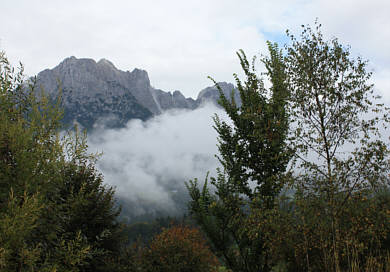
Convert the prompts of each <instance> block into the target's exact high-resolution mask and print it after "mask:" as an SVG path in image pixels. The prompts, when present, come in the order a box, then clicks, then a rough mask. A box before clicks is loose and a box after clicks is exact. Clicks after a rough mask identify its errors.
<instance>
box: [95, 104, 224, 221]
mask: <svg viewBox="0 0 390 272" xmlns="http://www.w3.org/2000/svg"><path fill="white" fill-rule="evenodd" d="M214 113H218V114H219V115H222V116H224V115H223V113H222V111H221V110H220V109H217V108H216V107H215V106H212V105H206V106H205V107H202V108H199V109H196V110H194V111H173V112H166V113H164V114H162V115H159V116H156V117H154V118H152V119H150V120H148V121H146V122H142V121H139V120H132V121H130V122H129V123H128V124H127V127H126V128H123V129H119V130H104V131H95V132H94V133H92V135H89V138H88V139H89V146H90V148H89V150H90V151H91V152H96V151H99V152H101V151H103V156H102V158H101V160H100V161H99V163H98V167H99V169H100V170H101V171H102V173H103V174H104V177H105V181H106V182H107V183H108V184H110V185H113V186H115V187H116V191H117V194H118V195H119V196H120V197H122V198H125V199H128V200H130V201H132V202H133V203H141V204H140V205H139V206H138V208H139V209H142V206H143V207H151V208H152V209H159V208H161V209H165V210H168V211H172V210H173V211H174V210H175V204H174V203H173V201H172V197H171V195H170V192H171V191H172V190H176V189H182V191H183V188H184V182H185V181H189V180H190V179H194V178H199V179H200V180H203V179H204V178H205V176H206V173H207V172H208V171H211V172H212V173H214V172H215V169H216V167H217V160H216V158H215V157H214V154H216V153H217V146H216V144H217V140H216V138H217V134H216V132H215V130H214V129H213V128H212V125H213V121H212V116H213V115H214ZM139 212H140V213H142V212H143V210H141V211H139Z"/></svg>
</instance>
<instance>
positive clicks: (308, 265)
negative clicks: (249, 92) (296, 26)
mask: <svg viewBox="0 0 390 272" xmlns="http://www.w3.org/2000/svg"><path fill="white" fill-rule="evenodd" d="M288 35H289V37H290V38H291V46H290V47H288V48H287V56H286V58H285V63H286V67H287V69H286V73H287V77H288V82H289V90H290V92H291V99H290V102H291V106H292V108H293V111H292V115H293V118H292V120H294V123H293V124H292V127H294V128H295V129H294V130H293V131H292V136H293V140H292V143H291V145H292V146H294V148H295V151H296V153H295V159H296V165H297V167H298V169H299V170H298V171H299V172H300V174H299V175H297V177H296V183H295V184H296V186H295V188H296V190H297V193H296V196H295V203H296V217H297V218H300V219H301V220H300V221H298V222H296V224H297V226H296V230H297V231H298V233H300V234H303V237H302V239H300V240H299V241H295V247H296V250H297V251H298V252H302V254H301V255H302V259H305V261H304V263H305V264H304V266H303V267H302V268H301V269H305V270H308V271H318V270H321V271H345V270H346V269H347V268H348V267H351V263H352V260H353V259H358V260H359V262H360V263H361V264H363V265H365V264H366V263H367V262H368V261H369V259H370V258H371V257H374V258H381V257H380V256H382V257H383V256H385V255H386V252H387V254H388V250H389V248H383V246H382V243H383V241H384V239H385V238H386V236H388V227H389V225H388V224H387V223H386V224H383V222H389V220H388V219H389V218H388V216H387V215H386V213H387V212H388V211H389V210H388V205H385V206H383V205H381V204H379V202H378V197H379V192H380V191H381V190H383V189H384V188H388V186H389V185H390V184H389V169H390V168H389V149H388V146H387V143H385V142H383V141H382V140H381V136H380V133H379V125H380V126H384V127H385V128H386V127H387V124H388V121H389V118H388V110H387V109H386V108H384V107H383V105H382V104H380V103H377V102H376V99H377V98H378V97H375V96H374V95H373V86H372V85H371V84H369V83H368V80H369V78H370V76H371V73H368V72H367V71H366V66H367V62H365V61H363V60H362V59H361V58H360V57H358V58H355V59H353V58H352V57H351V56H350V52H349V48H346V47H343V46H342V45H341V44H340V43H339V42H338V40H337V39H332V40H330V41H325V40H324V39H323V36H322V34H321V32H320V25H319V24H316V28H315V29H314V30H312V29H311V28H310V27H303V31H302V34H301V37H300V40H297V39H296V38H295V37H294V36H293V35H290V34H288ZM298 236H301V235H298ZM298 255H299V254H298Z"/></svg>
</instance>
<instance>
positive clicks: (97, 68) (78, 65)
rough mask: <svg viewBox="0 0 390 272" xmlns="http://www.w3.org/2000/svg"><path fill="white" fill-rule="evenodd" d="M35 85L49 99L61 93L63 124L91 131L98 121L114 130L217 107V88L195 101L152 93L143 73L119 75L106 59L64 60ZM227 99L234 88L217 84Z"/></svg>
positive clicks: (146, 76)
mask: <svg viewBox="0 0 390 272" xmlns="http://www.w3.org/2000/svg"><path fill="white" fill-rule="evenodd" d="M37 83H38V84H39V85H41V86H42V87H43V88H44V89H45V91H46V92H47V93H48V94H49V95H50V96H52V97H56V96H57V95H58V91H59V89H61V90H62V97H63V105H64V109H65V118H64V119H65V120H64V121H65V122H67V123H70V122H72V121H74V120H76V121H77V122H79V123H80V124H82V125H83V126H85V127H88V128H92V127H93V126H94V124H96V123H97V122H98V121H99V120H101V119H104V120H110V124H111V126H113V127H117V126H123V125H124V124H126V122H127V121H128V120H130V119H133V118H139V119H142V120H145V119H147V118H149V117H151V116H153V115H157V114H160V113H162V112H163V111H166V110H170V109H195V108H196V107H198V106H200V105H201V104H203V103H204V102H206V101H209V100H211V101H213V102H214V103H215V104H217V102H216V101H217V100H218V98H219V92H218V90H217V88H216V87H209V88H206V89H204V90H202V91H201V92H200V93H199V95H198V98H197V100H194V99H192V98H186V97H185V96H184V95H183V94H182V93H181V92H180V91H178V90H176V91H174V92H173V93H171V92H165V91H162V90H159V89H155V88H153V87H152V86H151V84H150V79H149V75H148V73H147V72H146V71H145V70H142V69H138V68H135V69H134V70H133V71H131V72H129V71H126V72H124V71H121V70H119V69H117V68H116V67H115V66H114V64H113V63H112V62H110V61H109V60H107V59H101V60H99V61H98V62H96V61H95V60H93V59H87V58H76V57H74V56H72V57H69V58H66V59H64V60H63V61H62V62H61V63H60V64H59V65H58V66H56V67H54V68H53V69H46V70H44V71H42V72H40V73H39V74H38V76H37ZM219 85H220V86H221V88H222V90H223V92H224V93H225V95H226V96H227V97H230V94H231V91H232V89H234V86H233V85H232V84H230V83H226V82H222V83H219Z"/></svg>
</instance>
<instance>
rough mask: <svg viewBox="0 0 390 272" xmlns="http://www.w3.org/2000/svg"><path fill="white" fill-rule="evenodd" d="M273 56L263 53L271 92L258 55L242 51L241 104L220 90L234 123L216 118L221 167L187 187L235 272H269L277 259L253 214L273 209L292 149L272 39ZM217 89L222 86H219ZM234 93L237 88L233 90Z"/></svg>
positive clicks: (195, 211)
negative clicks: (253, 234) (254, 229)
mask: <svg viewBox="0 0 390 272" xmlns="http://www.w3.org/2000/svg"><path fill="white" fill-rule="evenodd" d="M268 49H269V57H263V58H262V59H261V61H262V63H263V64H264V65H265V68H266V71H267V72H266V75H267V76H268V78H269V80H270V82H271V84H272V86H271V88H269V90H267V89H266V88H265V86H264V81H263V79H262V78H260V77H259V76H258V75H257V74H256V70H255V58H254V59H253V63H252V64H250V63H249V62H248V60H247V58H246V56H245V54H244V52H243V51H240V52H239V53H238V57H239V59H240V62H241V66H242V69H243V71H244V73H245V76H246V80H245V82H244V83H242V82H241V80H240V79H239V78H238V77H237V75H235V78H236V83H237V89H238V92H239V94H240V98H241V106H240V107H238V106H237V104H236V101H235V100H234V95H232V100H231V101H229V100H228V99H227V98H226V97H225V96H224V94H223V92H222V91H221V90H220V95H221V98H220V101H219V103H220V105H221V106H222V107H223V108H224V109H225V111H226V113H227V114H228V116H229V117H230V119H231V124H230V122H227V121H223V120H221V119H220V118H219V117H218V116H215V117H214V122H215V126H214V128H215V129H216V131H217V132H218V143H219V145H218V147H219V153H220V155H219V156H218V159H219V161H220V163H221V165H222V170H221V169H218V176H217V177H216V178H214V177H212V178H211V183H212V184H213V185H214V187H215V188H213V191H214V189H215V191H214V192H213V193H212V192H211V191H210V190H209V189H208V185H207V178H206V182H205V184H204V186H203V189H200V188H199V186H198V183H197V180H194V181H190V183H189V184H188V185H187V187H188V189H189V193H190V196H191V199H192V200H191V202H190V211H191V212H192V214H193V215H194V216H195V218H196V220H197V222H198V223H199V224H200V225H201V226H202V228H203V230H204V231H205V233H206V234H207V236H208V237H209V239H210V240H211V242H212V243H213V245H214V247H215V249H216V251H217V252H218V254H219V255H220V256H221V257H222V258H223V259H224V261H225V262H226V265H227V266H228V267H229V268H230V269H232V270H233V271H270V270H271V266H272V263H271V261H270V258H269V255H268V249H267V246H266V244H265V241H264V235H263V233H261V232H260V233H259V234H258V235H257V238H256V239H250V237H249V236H248V228H250V224H251V221H250V220H249V218H250V214H251V213H252V212H253V211H254V210H258V209H261V210H262V211H264V213H268V211H270V210H273V209H274V207H275V198H276V197H277V196H278V195H279V193H280V191H281V189H282V187H283V185H284V180H285V179H284V178H283V175H284V173H285V170H286V167H287V164H288V162H289V159H290V153H289V151H288V147H287V145H286V138H287V133H288V111H287V109H286V106H287V99H288V88H287V85H286V83H287V82H286V74H285V66H284V63H283V56H282V53H281V51H280V50H279V48H278V46H277V45H276V44H271V43H268ZM217 87H218V85H217ZM232 92H233V90H232Z"/></svg>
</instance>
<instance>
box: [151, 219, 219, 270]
mask: <svg viewBox="0 0 390 272" xmlns="http://www.w3.org/2000/svg"><path fill="white" fill-rule="evenodd" d="M143 258H144V260H145V261H146V263H147V266H148V268H147V271H170V272H176V271H177V272H179V271H180V272H186V271H188V272H190V271H191V272H197V271H199V272H200V271H202V272H205V271H217V267H218V260H217V258H216V257H215V255H214V254H213V253H212V252H211V251H210V249H209V247H208V246H207V245H206V242H205V240H204V238H203V236H202V234H201V233H200V232H199V230H198V229H196V228H191V227H187V226H174V227H171V228H169V229H165V230H164V231H163V232H162V233H161V234H159V235H157V236H156V237H155V238H154V239H153V240H152V242H151V244H150V247H149V248H148V249H147V250H145V252H144V255H143Z"/></svg>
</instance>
